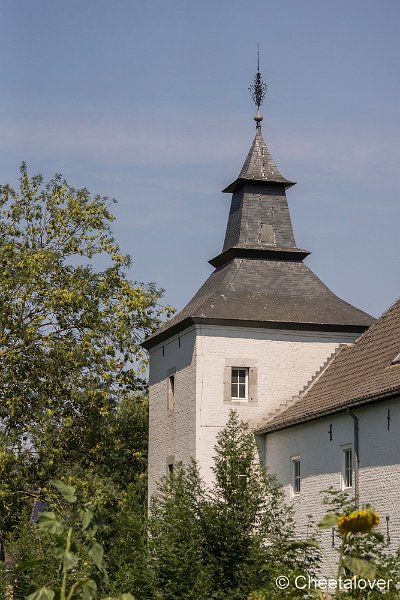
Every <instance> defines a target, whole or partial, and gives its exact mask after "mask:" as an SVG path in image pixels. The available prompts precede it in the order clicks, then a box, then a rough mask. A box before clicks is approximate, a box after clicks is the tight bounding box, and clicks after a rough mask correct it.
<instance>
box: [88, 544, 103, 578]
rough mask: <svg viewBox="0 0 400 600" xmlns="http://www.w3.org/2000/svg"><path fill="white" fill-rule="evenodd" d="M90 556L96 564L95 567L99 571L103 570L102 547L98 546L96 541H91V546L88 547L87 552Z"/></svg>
mask: <svg viewBox="0 0 400 600" xmlns="http://www.w3.org/2000/svg"><path fill="white" fill-rule="evenodd" d="M88 554H89V556H90V558H91V559H92V561H93V562H94V564H95V565H96V567H97V568H98V569H99V571H104V565H103V554H104V551H103V548H102V547H101V546H100V544H99V543H98V542H96V541H95V542H93V544H92V546H91V548H90V549H89V552H88Z"/></svg>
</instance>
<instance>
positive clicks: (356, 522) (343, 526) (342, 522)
mask: <svg viewBox="0 0 400 600" xmlns="http://www.w3.org/2000/svg"><path fill="white" fill-rule="evenodd" d="M380 522H381V520H380V518H379V515H378V513H376V512H374V511H373V510H371V509H370V508H363V509H357V510H353V512H351V513H350V514H349V515H341V516H340V517H339V518H338V521H337V524H338V528H339V531H340V533H342V534H347V533H369V532H370V531H371V529H372V528H373V527H375V526H376V525H379V523H380Z"/></svg>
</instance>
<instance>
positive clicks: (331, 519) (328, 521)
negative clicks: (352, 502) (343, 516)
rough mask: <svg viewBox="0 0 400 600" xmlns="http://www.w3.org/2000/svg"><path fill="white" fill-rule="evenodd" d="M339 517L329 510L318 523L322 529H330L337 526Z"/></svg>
mask: <svg viewBox="0 0 400 600" xmlns="http://www.w3.org/2000/svg"><path fill="white" fill-rule="evenodd" d="M337 521H338V517H337V515H336V514H335V513H332V512H329V513H326V515H325V516H324V517H322V519H321V521H320V522H319V523H318V527H320V528H321V529H329V528H330V527H335V525H337Z"/></svg>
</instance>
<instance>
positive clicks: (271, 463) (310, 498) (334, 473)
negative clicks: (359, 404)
mask: <svg viewBox="0 0 400 600" xmlns="http://www.w3.org/2000/svg"><path fill="white" fill-rule="evenodd" d="M388 410H390V428H389V430H388V421H387V415H388ZM353 412H354V413H355V414H356V415H357V416H358V419H359V444H360V449H359V458H360V472H359V496H360V504H366V503H370V504H372V506H374V508H375V509H376V510H377V511H378V513H379V514H380V516H381V526H380V528H379V529H380V531H381V532H382V533H383V534H384V535H385V538H386V533H387V531H386V517H387V516H389V529H390V538H391V543H390V546H389V548H390V549H392V550H393V551H394V550H396V549H397V548H398V546H399V544H400V500H399V497H398V490H399V489H400V436H399V428H400V399H396V400H390V401H384V402H380V403H377V404H374V405H370V406H368V407H364V408H359V409H355V410H354V411H353ZM331 424H332V441H330V439H329V426H330V425H331ZM346 444H351V445H352V446H353V449H354V428H353V419H352V418H351V416H350V415H348V414H346V413H343V414H339V415H332V416H331V417H325V418H323V419H319V420H316V421H312V422H310V423H305V424H301V425H297V426H294V427H290V428H288V429H285V430H283V431H277V432H274V433H271V434H268V435H267V436H265V463H266V466H267V468H268V469H269V471H270V472H271V473H275V474H276V475H277V477H278V479H279V481H280V482H281V483H282V484H283V486H284V489H285V492H286V495H287V498H288V499H290V483H291V474H290V464H291V457H292V456H295V455H300V457H301V493H300V495H299V496H296V497H294V498H293V500H292V501H293V506H294V508H295V512H296V522H297V526H298V532H299V536H300V537H301V538H305V537H306V533H307V521H308V518H307V515H312V516H313V518H314V520H315V521H316V522H318V521H319V520H320V519H321V517H322V516H323V515H324V514H325V512H326V510H327V508H326V507H325V506H322V504H321V500H322V496H323V494H321V492H322V491H323V490H326V489H327V488H329V487H330V486H333V487H335V488H336V489H341V469H342V466H341V456H342V455H341V452H342V448H341V447H342V446H343V445H346ZM352 494H354V487H353V490H352ZM322 542H323V545H324V548H325V550H326V551H327V552H328V554H330V555H331V556H332V557H334V552H333V550H332V534H331V531H330V530H329V531H325V532H323V533H322ZM326 575H329V573H326Z"/></svg>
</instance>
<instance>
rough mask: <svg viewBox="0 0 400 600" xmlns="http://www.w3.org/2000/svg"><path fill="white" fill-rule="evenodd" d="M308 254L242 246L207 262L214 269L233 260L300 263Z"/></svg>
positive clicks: (228, 250) (291, 249) (299, 250)
mask: <svg viewBox="0 0 400 600" xmlns="http://www.w3.org/2000/svg"><path fill="white" fill-rule="evenodd" d="M309 254H311V253H310V252H309V251H308V250H302V249H301V248H276V247H273V246H271V247H270V248H265V247H264V248H262V247H249V246H247V247H244V246H231V247H230V248H228V249H227V250H225V251H224V252H221V253H220V254H218V255H217V256H214V258H212V259H211V260H209V261H208V262H209V263H210V265H212V266H213V267H215V268H216V269H217V268H218V267H221V266H223V265H225V264H226V263H227V262H229V261H231V260H233V259H234V258H253V259H264V260H286V261H292V262H301V261H303V260H304V259H305V258H306V257H307V256H308V255H309Z"/></svg>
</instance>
